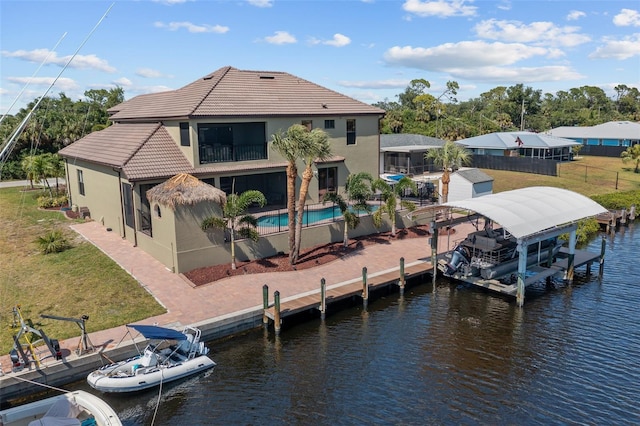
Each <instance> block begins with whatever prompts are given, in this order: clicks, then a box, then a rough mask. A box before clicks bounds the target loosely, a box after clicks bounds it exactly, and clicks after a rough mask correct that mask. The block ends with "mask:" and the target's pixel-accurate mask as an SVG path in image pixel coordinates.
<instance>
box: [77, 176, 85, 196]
mask: <svg viewBox="0 0 640 426" xmlns="http://www.w3.org/2000/svg"><path fill="white" fill-rule="evenodd" d="M78 191H79V192H80V195H84V176H83V175H82V170H78Z"/></svg>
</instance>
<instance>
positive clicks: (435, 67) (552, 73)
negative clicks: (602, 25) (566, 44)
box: [384, 41, 583, 83]
mask: <svg viewBox="0 0 640 426" xmlns="http://www.w3.org/2000/svg"><path fill="white" fill-rule="evenodd" d="M562 55H563V53H562V52H561V51H559V50H558V49H547V48H544V47H535V46H528V45H526V44H522V43H501V42H494V43H487V42H485V41H464V42H459V43H446V44H442V45H440V46H435V47H431V48H420V47H415V48H414V47H411V46H405V47H399V46H396V47H393V48H391V49H389V50H387V52H386V53H385V55H384V60H385V61H386V62H387V63H388V64H389V65H397V66H404V67H410V68H417V69H421V70H425V71H431V72H445V73H447V74H448V75H450V76H451V77H452V78H458V79H468V80H470V81H485V82H500V83H504V82H505V81H512V82H536V81H559V80H575V79H579V78H582V77H583V76H582V75H581V74H579V73H578V72H576V71H575V70H573V69H572V68H570V67H568V66H540V67H514V66H512V65H514V64H516V63H517V62H519V61H523V60H527V59H530V58H533V57H536V56H544V57H550V58H556V57H558V56H562Z"/></svg>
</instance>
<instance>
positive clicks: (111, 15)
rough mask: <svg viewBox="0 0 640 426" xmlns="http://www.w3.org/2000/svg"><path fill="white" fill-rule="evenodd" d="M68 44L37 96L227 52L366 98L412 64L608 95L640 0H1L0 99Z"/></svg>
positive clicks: (621, 72)
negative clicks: (584, 88) (592, 89)
mask: <svg viewBox="0 0 640 426" xmlns="http://www.w3.org/2000/svg"><path fill="white" fill-rule="evenodd" d="M110 7H111V9H109V8H110ZM107 10H109V12H108V14H107V16H106V17H105V18H104V20H102V22H101V23H100V24H99V25H98V26H97V28H96V25H97V24H98V22H99V21H100V19H101V18H102V17H103V16H104V15H105V13H106V12H107ZM94 28H95V31H93V33H92V30H94ZM65 34H66V35H65ZM90 34H91V35H90ZM89 35H90V36H89ZM87 38H88V39H87ZM85 41H86V42H85ZM83 42H85V43H84V45H83ZM80 46H82V48H81V49H80V50H79V52H78V54H77V56H76V57H75V58H74V60H73V61H72V62H71V63H70V64H69V65H68V66H67V68H66V69H65V70H64V72H62V74H61V75H60V77H59V78H58V81H57V82H56V85H55V86H54V87H53V88H52V89H51V90H50V92H49V93H48V95H49V96H56V95H57V94H58V93H60V92H64V93H65V94H66V95H67V96H68V97H70V98H72V99H73V100H78V99H81V98H82V97H83V93H84V91H86V90H89V89H101V88H107V89H108V88H113V87H116V86H121V87H122V88H123V89H124V92H125V98H126V99H130V98H131V97H133V96H136V95H139V94H143V93H152V92H158V91H164V90H172V89H177V88H180V87H182V86H184V85H186V84H189V83H191V82H192V81H194V80H196V79H198V78H200V77H202V76H205V75H207V74H209V73H211V72H213V71H215V70H217V69H218V68H220V67H223V66H227V65H230V66H233V67H235V68H239V69H246V70H263V71H285V72H288V73H290V74H293V75H296V76H298V77H301V78H304V79H306V80H309V81H312V82H314V83H317V84H320V85H322V86H324V87H327V88H329V89H332V90H335V91H337V92H340V93H343V94H345V95H348V96H351V97H353V98H355V99H358V100H361V101H363V102H366V103H374V102H378V101H383V100H385V99H387V100H397V98H396V95H398V94H399V93H401V92H403V91H404V89H405V88H406V87H407V86H408V85H409V83H410V81H411V80H412V79H416V78H423V79H426V80H428V81H429V82H430V83H431V89H430V90H429V93H431V94H432V95H434V96H436V97H438V96H439V95H440V94H441V93H442V92H443V91H444V90H445V88H446V86H445V84H446V82H447V81H449V80H454V81H457V82H458V84H459V85H460V90H459V93H458V96H457V98H458V100H467V99H469V98H473V97H477V96H479V95H480V94H481V93H483V92H486V91H488V90H490V89H492V88H494V87H496V86H499V85H502V86H511V85H514V84H519V83H522V84H524V85H525V86H530V87H533V88H534V89H540V90H542V91H543V92H544V93H554V94H555V93H556V92H557V91H558V90H569V89H571V88H573V87H580V86H584V85H590V86H598V87H601V88H603V89H604V90H605V91H606V92H607V94H609V95H610V96H612V95H613V93H614V92H613V87H614V86H616V85H618V84H626V85H627V86H631V87H640V2H638V1H615V0H601V1H593V0H582V1H545V0H536V1H521V0H510V1H509V0H498V1H491V0H475V1H471V0H452V1H448V0H438V1H427V0H397V1H396V0H341V1H324V0H316V1H305V0H248V1H245V0H230V1H215V0H196V1H188V0H167V1H150V0H141V1H115V2H113V1H107V2H103V1H96V0H84V1H55V0H53V1H31V0H20V1H12V0H2V1H0V113H2V114H4V113H7V112H9V113H12V114H15V113H17V112H18V111H19V109H20V108H21V107H24V106H25V105H26V104H27V103H28V102H30V101H31V100H33V99H34V98H36V97H38V96H41V95H43V94H44V93H45V91H46V90H47V88H48V87H49V85H50V84H51V82H52V81H54V80H55V79H56V77H58V75H59V74H60V73H61V71H62V70H63V68H64V66H65V64H66V63H67V61H68V59H69V58H70V57H71V56H72V55H73V54H74V53H75V52H76V51H77V50H78V49H79V48H80ZM45 58H46V59H45ZM21 91H23V93H22V95H21V96H19V97H18V95H19V93H20V92H21ZM16 99H17V102H16V103H15V105H14V106H13V107H11V105H12V104H13V103H14V101H16Z"/></svg>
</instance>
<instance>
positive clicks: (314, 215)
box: [258, 206, 378, 227]
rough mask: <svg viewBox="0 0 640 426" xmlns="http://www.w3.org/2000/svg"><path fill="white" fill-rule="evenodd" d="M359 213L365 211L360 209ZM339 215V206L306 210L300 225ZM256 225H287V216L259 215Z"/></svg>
mask: <svg viewBox="0 0 640 426" xmlns="http://www.w3.org/2000/svg"><path fill="white" fill-rule="evenodd" d="M371 207H372V209H371V211H372V212H374V211H375V210H376V209H377V208H378V206H371ZM349 210H351V211H354V210H353V209H351V208H349ZM360 214H366V213H365V212H364V211H362V210H360ZM340 217H342V213H341V212H340V208H339V207H338V206H333V207H326V208H323V209H318V210H306V211H305V213H304V215H303V216H302V225H311V224H313V223H316V222H321V221H323V220H329V219H331V220H333V219H338V218H340ZM258 226H259V227H260V226H278V227H281V226H289V216H288V214H287V213H286V212H285V213H281V214H277V215H268V216H261V217H259V218H258Z"/></svg>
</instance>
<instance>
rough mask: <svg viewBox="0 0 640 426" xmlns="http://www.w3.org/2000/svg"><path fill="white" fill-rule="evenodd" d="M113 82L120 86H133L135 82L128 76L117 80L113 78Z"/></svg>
mask: <svg viewBox="0 0 640 426" xmlns="http://www.w3.org/2000/svg"><path fill="white" fill-rule="evenodd" d="M113 83H114V84H116V85H118V86H120V87H131V86H133V82H132V81H131V80H129V79H128V78H126V77H121V78H118V79H116V80H113Z"/></svg>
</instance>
